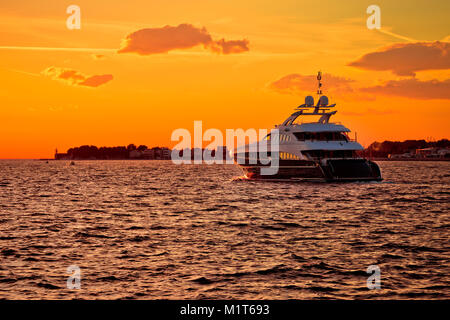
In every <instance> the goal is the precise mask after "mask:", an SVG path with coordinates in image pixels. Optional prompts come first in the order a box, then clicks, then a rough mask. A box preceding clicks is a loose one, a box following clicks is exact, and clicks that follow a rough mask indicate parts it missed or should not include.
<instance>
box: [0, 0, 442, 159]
mask: <svg viewBox="0 0 450 320" xmlns="http://www.w3.org/2000/svg"><path fill="white" fill-rule="evenodd" d="M71 4H76V5H78V6H79V7H80V9H81V28H80V29H73V30H69V29H68V28H67V27H66V20H67V18H68V17H69V14H67V13H66V8H67V7H68V6H69V5H71ZM371 4H373V3H372V2H371V1H351V0H347V1H339V2H338V1H334V2H331V1H321V2H313V1H303V0H295V1H294V0H286V1H282V2H281V3H280V2H274V1H253V0H251V1H234V0H233V1H210V0H201V1H185V0H170V1H136V0H130V1H87V0H76V1H75V2H74V1H50V0H47V1H31V0H27V1H0V7H1V11H0V24H1V30H2V32H1V33H2V35H1V38H0V58H1V64H0V81H1V87H0V97H1V100H2V107H1V109H0V119H1V122H2V124H1V126H0V146H1V148H0V158H50V157H53V153H54V151H55V148H58V150H61V151H65V150H67V149H68V148H70V147H73V146H79V145H83V144H88V145H97V146H114V145H128V144H129V143H135V144H137V145H138V144H146V145H148V146H167V147H173V146H174V145H175V144H176V142H173V141H171V140H170V137H171V133H172V132H173V130H175V129H177V128H186V129H192V126H193V122H194V121H195V120H201V121H203V126H204V127H205V129H207V128H217V129H220V130H222V131H223V132H225V130H226V129H227V128H243V129H247V128H250V127H252V128H266V129H270V128H272V127H273V125H274V124H277V123H280V122H281V121H282V120H284V118H285V116H286V114H288V113H289V112H290V111H291V110H293V108H294V107H296V106H298V105H300V104H302V103H303V101H304V96H305V95H307V94H314V92H315V88H316V82H315V75H316V74H317V71H318V70H321V71H322V72H323V73H324V77H323V83H324V87H323V91H324V93H325V94H327V95H328V96H329V97H330V100H331V102H332V103H337V105H338V106H339V112H338V113H337V115H336V117H335V120H336V121H342V122H344V123H346V124H347V125H348V127H350V128H352V130H353V131H354V132H357V133H358V140H359V141H360V142H361V143H362V144H363V145H364V146H367V145H368V144H370V143H371V142H373V141H383V140H405V139H442V138H449V136H450V127H449V125H448V119H449V118H450V42H449V41H450V34H449V31H450V22H449V19H448V12H450V2H449V1H445V0H442V1H437V0H436V1H386V0H384V1H377V5H378V6H380V8H381V29H380V30H376V29H374V30H369V29H368V28H367V26H366V20H367V18H368V16H369V15H368V14H367V13H366V8H367V7H368V6H369V5H371ZM354 132H352V133H351V135H352V136H353V135H354Z"/></svg>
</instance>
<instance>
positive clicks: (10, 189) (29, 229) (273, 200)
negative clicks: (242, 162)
mask: <svg viewBox="0 0 450 320" xmlns="http://www.w3.org/2000/svg"><path fill="white" fill-rule="evenodd" d="M378 164H379V166H380V168H381V170H382V175H383V178H384V180H383V181H381V182H353V183H324V182H322V183H319V182H315V183H311V182H309V183H306V182H295V183H289V182H261V181H248V180H245V179H242V172H241V170H240V169H239V167H237V166H235V165H217V164H216V165H206V164H202V165H187V164H184V165H175V164H173V163H172V162H170V161H151V160H148V161H145V160H136V161H131V160H130V161H127V160H117V161H112V160H110V161H101V160H98V161H75V164H74V165H70V163H69V161H48V162H46V161H38V160H0V299H152V300H153V299H275V300H278V299H449V298H450V277H449V274H450V263H449V262H450V261H449V260H450V251H449V249H450V241H449V231H450V213H449V211H450V210H449V209H450V205H449V204H450V162H439V161H423V162H413V161H411V162H395V161H379V162H378Z"/></svg>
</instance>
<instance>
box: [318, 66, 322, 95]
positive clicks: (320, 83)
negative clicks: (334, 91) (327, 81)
mask: <svg viewBox="0 0 450 320" xmlns="http://www.w3.org/2000/svg"><path fill="white" fill-rule="evenodd" d="M320 80H322V72H320V71H319V72H318V73H317V81H318V88H317V95H318V96H319V99H320V96H321V95H322V82H320Z"/></svg>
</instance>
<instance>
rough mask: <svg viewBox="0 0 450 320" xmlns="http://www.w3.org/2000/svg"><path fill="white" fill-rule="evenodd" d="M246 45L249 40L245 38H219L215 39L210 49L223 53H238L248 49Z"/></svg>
mask: <svg viewBox="0 0 450 320" xmlns="http://www.w3.org/2000/svg"><path fill="white" fill-rule="evenodd" d="M248 45H249V41H248V40H247V39H244V40H230V41H226V40H225V39H221V40H219V41H215V42H214V45H213V46H212V48H211V49H212V50H213V51H215V52H218V53H223V54H230V53H240V52H245V51H248V50H249V48H248Z"/></svg>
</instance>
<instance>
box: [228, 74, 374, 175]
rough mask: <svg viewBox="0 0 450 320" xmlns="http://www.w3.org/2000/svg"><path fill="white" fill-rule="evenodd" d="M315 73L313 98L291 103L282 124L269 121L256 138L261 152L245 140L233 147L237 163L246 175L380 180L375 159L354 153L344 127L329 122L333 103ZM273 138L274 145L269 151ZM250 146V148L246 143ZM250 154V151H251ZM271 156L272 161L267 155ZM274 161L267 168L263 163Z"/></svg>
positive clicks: (353, 142) (357, 148)
mask: <svg viewBox="0 0 450 320" xmlns="http://www.w3.org/2000/svg"><path fill="white" fill-rule="evenodd" d="M321 79H322V76H321V73H320V72H319V74H318V76H317V80H318V85H319V88H318V90H317V94H318V96H319V98H318V102H317V104H316V105H314V98H313V97H312V96H307V97H306V98H305V103H304V104H302V105H301V106H299V107H297V108H296V111H295V112H294V113H292V114H291V115H290V116H289V117H288V118H287V119H286V120H285V121H284V122H283V123H282V124H280V125H277V126H275V129H277V130H275V131H274V130H272V131H271V133H269V134H268V135H267V136H266V137H265V138H264V139H263V140H265V141H261V142H257V143H255V144H256V145H258V146H259V145H261V144H262V142H265V143H266V145H267V146H268V147H267V150H266V151H268V152H264V153H261V152H260V151H259V149H258V148H259V147H255V146H252V145H255V144H248V145H245V146H243V147H240V148H237V149H236V151H235V152H234V160H235V161H236V162H237V163H238V165H239V166H240V167H241V168H242V169H243V171H244V173H245V176H246V178H248V179H256V180H291V181H295V180H320V181H381V180H382V177H381V172H380V168H379V167H378V165H377V164H376V163H375V162H373V161H370V160H368V159H365V158H363V157H361V156H359V155H358V151H361V150H363V149H364V148H363V147H362V145H361V144H359V143H358V142H357V141H356V140H352V139H350V138H349V135H348V133H349V132H350V130H349V129H348V128H346V127H345V126H343V125H342V124H340V123H333V122H330V118H331V116H333V115H335V114H336V112H337V111H336V110H333V109H334V108H335V107H336V104H331V105H330V104H329V103H328V97H326V96H324V95H322V90H321V87H322V83H321ZM307 117H310V118H312V117H316V118H318V120H317V121H315V122H302V123H297V122H296V121H297V120H298V119H304V118H307ZM271 139H276V140H277V141H276V142H277V144H276V146H277V148H276V149H278V150H277V151H278V152H271V151H272V150H271V148H272V149H273V146H274V144H273V142H274V141H272V143H269V142H270V140H271ZM252 147H253V148H252ZM252 150H258V151H256V153H255V152H254V151H252ZM255 155H256V156H255ZM274 155H275V156H277V157H278V159H276V160H277V161H274V159H273V157H274ZM270 166H276V167H277V169H278V170H275V172H274V173H272V174H266V173H264V171H263V170H264V168H268V167H270Z"/></svg>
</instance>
